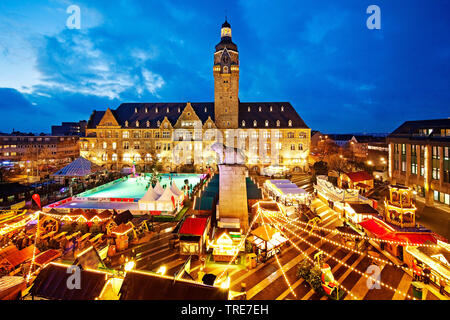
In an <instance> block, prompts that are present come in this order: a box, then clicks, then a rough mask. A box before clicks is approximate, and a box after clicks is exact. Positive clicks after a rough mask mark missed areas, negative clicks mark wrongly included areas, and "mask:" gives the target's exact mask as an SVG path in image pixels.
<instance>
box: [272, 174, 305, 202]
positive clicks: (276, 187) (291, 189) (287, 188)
mask: <svg viewBox="0 0 450 320" xmlns="http://www.w3.org/2000/svg"><path fill="white" fill-rule="evenodd" d="M264 189H265V191H266V192H267V193H268V194H269V196H270V197H272V198H273V199H275V200H277V201H278V200H279V201H280V202H281V203H283V204H284V205H286V206H293V205H295V206H298V205H299V204H304V203H306V202H307V199H308V193H307V192H306V191H305V190H304V189H302V188H299V187H298V186H297V185H296V184H295V183H292V182H291V181H290V180H287V179H279V180H266V182H265V183H264Z"/></svg>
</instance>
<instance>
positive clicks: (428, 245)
mask: <svg viewBox="0 0 450 320" xmlns="http://www.w3.org/2000/svg"><path fill="white" fill-rule="evenodd" d="M288 219H290V220H291V221H294V222H297V223H300V224H302V225H305V226H311V225H310V224H308V223H306V222H303V221H300V220H294V219H291V218H288ZM314 228H317V229H320V230H324V231H328V232H331V233H337V234H342V235H345V236H348V237H352V238H362V239H365V240H373V241H377V242H385V243H389V244H397V245H403V246H412V247H427V248H440V246H439V245H438V244H420V243H409V242H404V241H392V240H384V239H379V238H372V237H368V236H363V235H355V234H351V233H347V232H341V231H339V230H336V229H329V228H325V227H320V226H317V225H316V226H313V229H314Z"/></svg>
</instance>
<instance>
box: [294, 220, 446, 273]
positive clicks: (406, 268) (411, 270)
mask: <svg viewBox="0 0 450 320" xmlns="http://www.w3.org/2000/svg"><path fill="white" fill-rule="evenodd" d="M286 222H287V223H288V224H290V225H291V226H293V227H294V228H297V229H298V230H301V231H303V232H307V233H312V234H313V235H314V236H315V237H318V238H320V239H321V240H325V241H327V242H328V243H331V244H333V245H335V246H338V247H340V248H344V249H346V250H349V251H351V252H353V253H357V254H359V255H362V256H364V255H367V256H369V257H370V258H372V259H373V260H376V261H379V262H383V263H385V264H388V265H391V266H393V267H396V268H399V269H402V270H403V271H410V272H412V273H413V274H414V273H416V271H415V270H414V269H412V268H410V267H403V266H401V265H397V264H395V263H393V262H392V261H389V260H385V259H383V258H378V257H375V256H373V255H371V254H370V253H368V252H367V253H365V252H362V251H360V250H357V249H353V248H350V247H347V246H346V245H343V244H341V243H339V242H337V241H334V240H331V239H328V238H326V237H323V236H321V235H319V234H317V233H315V232H313V231H312V230H310V231H308V230H307V229H304V228H302V227H300V226H297V225H295V224H293V223H291V222H289V221H286ZM424 274H425V273H424V272H423V270H422V271H421V272H420V275H424ZM436 278H437V279H438V280H441V279H444V278H441V277H437V276H436Z"/></svg>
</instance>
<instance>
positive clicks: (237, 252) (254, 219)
mask: <svg viewBox="0 0 450 320" xmlns="http://www.w3.org/2000/svg"><path fill="white" fill-rule="evenodd" d="M258 217H259V212H258V213H257V214H256V216H255V217H254V218H253V221H252V223H251V224H250V226H249V227H248V230H247V233H246V234H245V237H244V239H243V240H242V239H241V243H240V244H239V245H238V250H237V251H236V253H235V254H234V257H233V259H231V260H230V262H228V264H227V265H226V266H225V270H223V271H222V272H221V273H220V274H219V275H218V276H217V279H220V278H221V277H222V276H223V275H224V274H225V272H226V271H227V270H228V268H229V267H230V265H231V264H232V263H233V262H234V260H236V258H237V256H238V255H239V252H240V251H241V246H242V244H245V240H246V239H247V237H248V235H249V234H250V231H251V230H252V227H253V224H254V223H255V221H256V219H257V218H258Z"/></svg>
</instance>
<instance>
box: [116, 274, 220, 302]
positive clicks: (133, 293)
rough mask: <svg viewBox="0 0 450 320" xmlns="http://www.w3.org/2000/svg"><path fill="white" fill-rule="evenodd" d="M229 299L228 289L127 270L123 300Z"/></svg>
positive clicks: (121, 296)
mask: <svg viewBox="0 0 450 320" xmlns="http://www.w3.org/2000/svg"><path fill="white" fill-rule="evenodd" d="M186 297H188V298H189V299H190V300H227V299H228V290H227V289H222V288H218V287H213V286H207V285H204V284H200V283H195V282H191V281H186V280H181V279H180V280H176V281H175V280H174V278H173V277H166V276H159V275H156V274H151V273H141V272H139V273H138V272H134V271H131V272H127V274H126V276H125V279H124V280H123V284H122V287H121V288H120V299H121V300H186Z"/></svg>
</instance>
